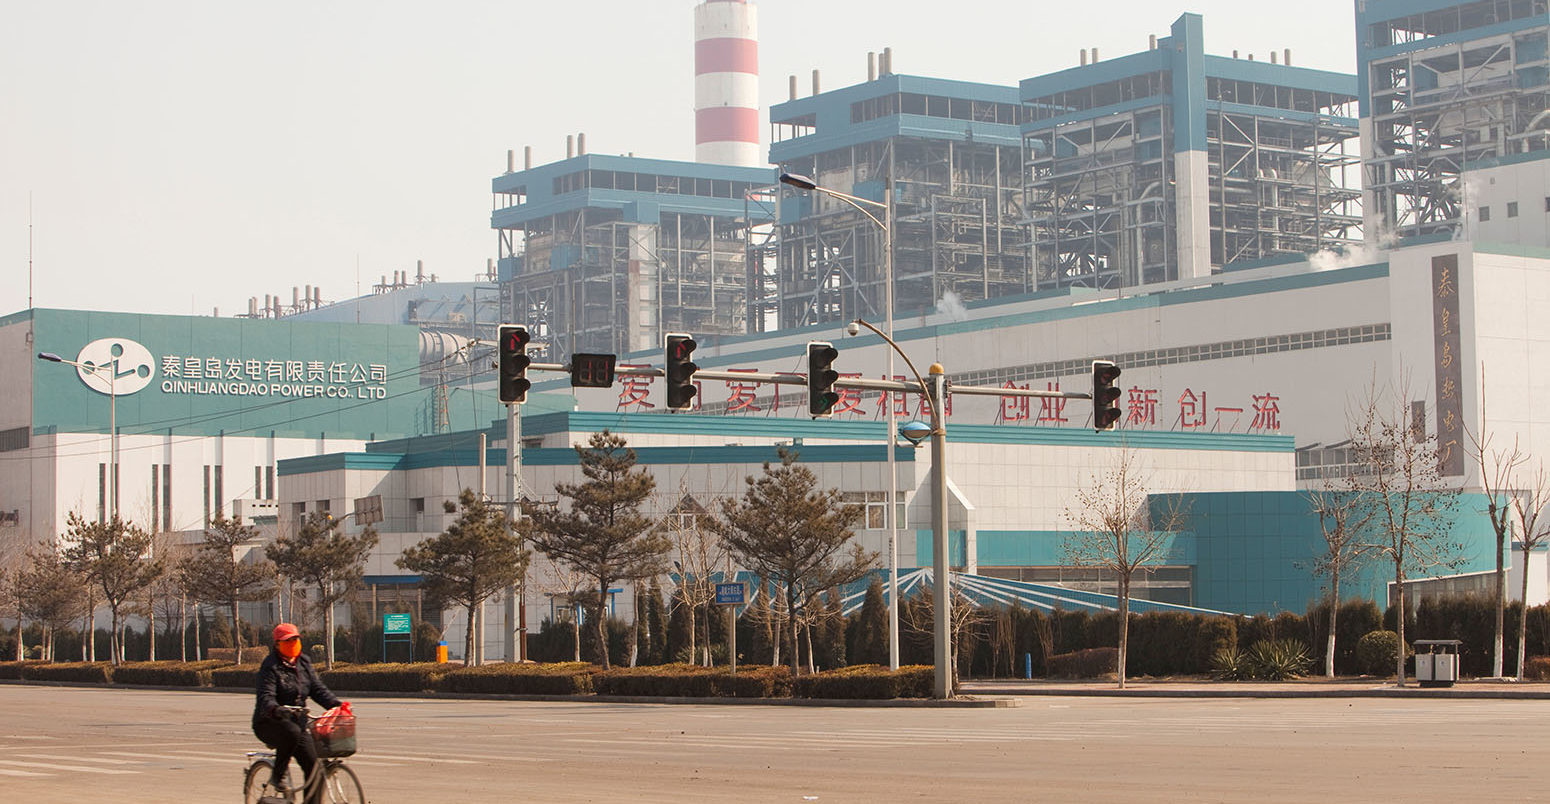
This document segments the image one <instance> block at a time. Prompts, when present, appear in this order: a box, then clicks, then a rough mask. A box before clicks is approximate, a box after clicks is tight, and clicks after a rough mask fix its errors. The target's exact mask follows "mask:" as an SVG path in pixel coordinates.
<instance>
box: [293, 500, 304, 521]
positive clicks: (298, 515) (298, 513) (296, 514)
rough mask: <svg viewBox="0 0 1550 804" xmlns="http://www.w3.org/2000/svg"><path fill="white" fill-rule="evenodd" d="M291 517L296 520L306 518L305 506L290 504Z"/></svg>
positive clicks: (301, 503) (302, 503)
mask: <svg viewBox="0 0 1550 804" xmlns="http://www.w3.org/2000/svg"><path fill="white" fill-rule="evenodd" d="M291 516H292V517H293V518H295V519H297V520H300V519H303V518H304V517H306V516H307V504H306V503H304V502H299V503H291Z"/></svg>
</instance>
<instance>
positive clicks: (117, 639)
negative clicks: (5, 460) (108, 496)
mask: <svg viewBox="0 0 1550 804" xmlns="http://www.w3.org/2000/svg"><path fill="white" fill-rule="evenodd" d="M65 545H66V546H65V549H64V550H63V551H62V552H61V556H62V557H63V559H64V560H65V562H66V563H67V564H69V565H70V566H71V567H73V568H75V570H76V571H78V572H80V573H81V575H82V576H84V577H85V578H86V579H87V580H88V581H89V582H90V583H91V585H92V586H93V587H94V588H95V590H96V591H97V592H100V593H101V594H102V601H103V602H104V603H106V604H107V606H108V611H109V613H110V614H111V615H112V624H113V631H112V633H111V634H109V636H108V646H109V648H108V652H109V653H110V654H111V658H112V661H113V664H114V665H118V664H122V663H123V661H124V642H123V622H124V619H123V618H124V613H125V608H126V607H127V606H129V605H130V604H131V603H132V602H133V601H134V600H136V599H137V598H136V596H137V595H139V594H140V593H141V592H143V591H144V590H145V588H146V587H147V586H149V585H151V584H152V583H154V582H155V581H156V579H157V578H158V577H160V576H161V573H162V563H161V559H159V558H155V557H153V556H151V555H150V548H151V534H149V533H147V532H145V531H144V530H141V529H140V528H139V527H138V526H136V525H133V524H131V523H128V522H125V521H124V520H122V519H119V518H118V517H116V516H115V517H113V518H111V519H109V520H108V521H106V522H87V521H86V520H85V519H83V518H82V517H81V515H80V514H77V513H74V512H71V513H70V515H69V517H68V518H67V520H66V535H65Z"/></svg>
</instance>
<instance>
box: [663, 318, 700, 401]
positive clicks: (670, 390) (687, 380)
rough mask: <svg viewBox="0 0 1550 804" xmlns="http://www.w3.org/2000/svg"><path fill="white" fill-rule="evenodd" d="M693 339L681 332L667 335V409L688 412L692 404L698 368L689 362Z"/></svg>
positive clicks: (693, 345)
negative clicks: (695, 373)
mask: <svg viewBox="0 0 1550 804" xmlns="http://www.w3.org/2000/svg"><path fill="white" fill-rule="evenodd" d="M695 345H696V344H695V343H694V338H692V337H690V336H689V335H685V334H683V333H681V332H671V333H668V335H667V371H666V374H667V408H668V410H688V409H689V406H690V405H692V404H694V395H695V394H696V393H698V389H696V388H695V387H694V372H696V371H699V370H700V367H699V366H696V365H695V364H694V363H692V362H690V360H689V358H690V356H691V355H693V354H694V348H695Z"/></svg>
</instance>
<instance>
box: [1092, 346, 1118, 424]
mask: <svg viewBox="0 0 1550 804" xmlns="http://www.w3.org/2000/svg"><path fill="white" fill-rule="evenodd" d="M1118 379H1119V366H1116V365H1114V364H1113V363H1111V362H1109V361H1107V360H1094V361H1093V429H1094V430H1113V429H1114V427H1115V425H1117V424H1119V416H1120V410H1119V395H1120V391H1119V388H1117V387H1115V385H1114V383H1115V381H1116V380H1118Z"/></svg>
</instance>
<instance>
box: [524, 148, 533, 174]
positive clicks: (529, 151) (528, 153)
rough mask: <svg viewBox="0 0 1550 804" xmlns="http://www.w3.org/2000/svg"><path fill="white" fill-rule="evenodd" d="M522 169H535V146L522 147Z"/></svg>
mask: <svg viewBox="0 0 1550 804" xmlns="http://www.w3.org/2000/svg"><path fill="white" fill-rule="evenodd" d="M522 169H523V170H532V169H533V146H531V145H524V146H522Z"/></svg>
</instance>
